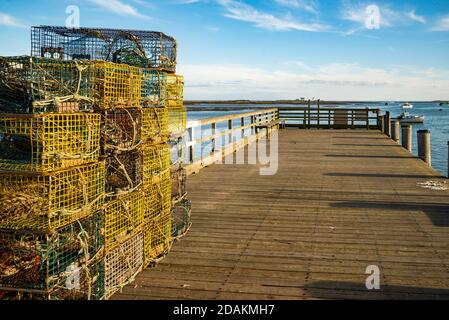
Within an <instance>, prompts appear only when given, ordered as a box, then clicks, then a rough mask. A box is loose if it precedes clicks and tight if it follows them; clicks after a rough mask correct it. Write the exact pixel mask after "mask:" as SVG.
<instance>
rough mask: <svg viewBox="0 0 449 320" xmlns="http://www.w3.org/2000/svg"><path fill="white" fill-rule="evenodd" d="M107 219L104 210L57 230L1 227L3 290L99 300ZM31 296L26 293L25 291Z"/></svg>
mask: <svg viewBox="0 0 449 320" xmlns="http://www.w3.org/2000/svg"><path fill="white" fill-rule="evenodd" d="M102 228H103V218H102V215H101V214H99V213H96V214H93V215H91V216H89V217H86V218H83V219H81V220H78V221H76V222H74V223H72V224H70V225H68V226H65V227H63V228H60V229H58V230H56V231H54V232H49V233H39V232H30V231H25V230H20V231H17V230H4V229H3V230H1V232H0V291H2V290H3V291H11V292H17V291H22V292H28V293H29V294H31V293H33V294H34V295H35V296H34V298H35V299H99V298H101V297H102V296H103V290H104V289H103V288H104V287H103V285H102V281H103V278H104V275H103V274H102V273H101V272H100V271H99V270H97V269H96V268H97V266H98V265H99V264H98V261H99V260H100V259H102V258H103V246H104V237H103V235H102V234H101V230H102ZM25 297H26V295H25Z"/></svg>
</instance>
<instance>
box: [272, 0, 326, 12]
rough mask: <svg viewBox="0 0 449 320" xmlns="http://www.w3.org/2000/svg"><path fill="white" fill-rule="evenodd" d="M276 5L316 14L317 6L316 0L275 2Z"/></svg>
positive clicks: (283, 0) (277, 0)
mask: <svg viewBox="0 0 449 320" xmlns="http://www.w3.org/2000/svg"><path fill="white" fill-rule="evenodd" d="M275 1H276V2H277V3H278V4H280V5H283V6H286V7H290V8H297V9H302V10H305V11H308V12H312V13H317V12H318V9H317V7H318V4H317V2H316V0H275Z"/></svg>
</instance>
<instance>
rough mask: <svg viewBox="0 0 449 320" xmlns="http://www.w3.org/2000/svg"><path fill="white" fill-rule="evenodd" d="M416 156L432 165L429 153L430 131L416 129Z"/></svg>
mask: <svg viewBox="0 0 449 320" xmlns="http://www.w3.org/2000/svg"><path fill="white" fill-rule="evenodd" d="M418 157H419V158H420V159H421V160H423V161H424V162H425V163H427V164H428V165H429V166H431V165H432V159H431V155H430V131H429V130H419V131H418Z"/></svg>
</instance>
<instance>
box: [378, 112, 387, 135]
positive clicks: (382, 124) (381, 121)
mask: <svg viewBox="0 0 449 320" xmlns="http://www.w3.org/2000/svg"><path fill="white" fill-rule="evenodd" d="M378 119H379V122H380V131H381V132H382V133H385V117H384V116H378Z"/></svg>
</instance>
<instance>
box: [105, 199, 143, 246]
mask: <svg viewBox="0 0 449 320" xmlns="http://www.w3.org/2000/svg"><path fill="white" fill-rule="evenodd" d="M145 210H147V197H146V194H145V193H144V192H140V191H136V192H133V193H130V194H128V195H126V196H124V197H121V198H119V199H116V200H114V201H111V202H109V203H108V204H107V205H106V206H105V208H104V210H103V211H104V216H105V227H104V233H105V248H106V251H109V250H110V249H111V248H113V247H115V246H117V244H120V243H123V242H124V240H126V239H127V238H128V237H129V235H130V234H132V233H133V232H134V231H135V230H136V229H137V228H138V227H139V226H140V225H141V224H142V223H143V222H144V211H145Z"/></svg>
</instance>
